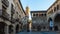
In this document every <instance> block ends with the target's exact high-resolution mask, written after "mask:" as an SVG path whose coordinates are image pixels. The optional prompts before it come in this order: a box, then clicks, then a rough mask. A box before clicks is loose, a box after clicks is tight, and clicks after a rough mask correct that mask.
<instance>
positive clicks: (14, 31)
mask: <svg viewBox="0 0 60 34" xmlns="http://www.w3.org/2000/svg"><path fill="white" fill-rule="evenodd" d="M12 29H13V32H12V34H16V30H15V26H14V27H13V28H12Z"/></svg>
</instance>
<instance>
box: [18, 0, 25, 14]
mask: <svg viewBox="0 0 60 34" xmlns="http://www.w3.org/2000/svg"><path fill="white" fill-rule="evenodd" d="M19 3H20V5H21V8H22V10H23V12H24V14H25V15H26V13H25V11H24V9H23V6H22V3H21V1H20V0H19Z"/></svg>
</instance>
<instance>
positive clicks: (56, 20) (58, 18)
mask: <svg viewBox="0 0 60 34" xmlns="http://www.w3.org/2000/svg"><path fill="white" fill-rule="evenodd" d="M54 22H58V23H59V22H60V14H57V15H56V16H55V18H54Z"/></svg>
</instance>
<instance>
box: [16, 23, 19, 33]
mask: <svg viewBox="0 0 60 34" xmlns="http://www.w3.org/2000/svg"><path fill="white" fill-rule="evenodd" d="M18 32H19V24H17V25H16V33H18Z"/></svg>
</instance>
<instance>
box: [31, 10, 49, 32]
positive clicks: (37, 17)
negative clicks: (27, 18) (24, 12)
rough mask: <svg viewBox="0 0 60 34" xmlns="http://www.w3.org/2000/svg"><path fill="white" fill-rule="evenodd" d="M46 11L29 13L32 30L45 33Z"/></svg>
mask: <svg viewBox="0 0 60 34" xmlns="http://www.w3.org/2000/svg"><path fill="white" fill-rule="evenodd" d="M46 12H47V11H31V18H32V30H39V31H43V30H44V31H47V30H46V29H47V25H48V23H47V17H46Z"/></svg>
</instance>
